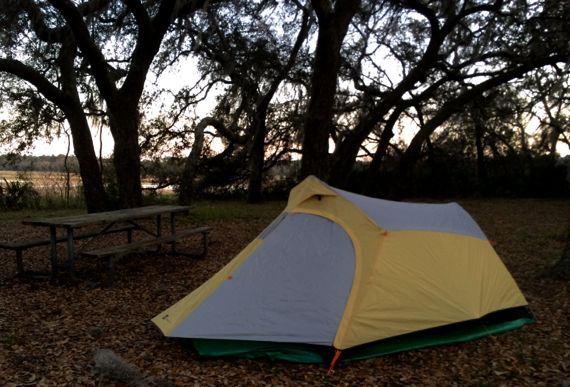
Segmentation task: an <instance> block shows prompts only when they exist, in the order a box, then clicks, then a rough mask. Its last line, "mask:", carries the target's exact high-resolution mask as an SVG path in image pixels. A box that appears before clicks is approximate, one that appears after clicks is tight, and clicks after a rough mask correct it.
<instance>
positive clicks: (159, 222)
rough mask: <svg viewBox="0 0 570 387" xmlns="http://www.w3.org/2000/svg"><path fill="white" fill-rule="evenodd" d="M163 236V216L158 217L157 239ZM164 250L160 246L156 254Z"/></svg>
mask: <svg viewBox="0 0 570 387" xmlns="http://www.w3.org/2000/svg"><path fill="white" fill-rule="evenodd" d="M161 236H162V215H161V214H158V215H156V238H157V239H160V237H161ZM161 249H162V245H158V247H157V248H156V252H159V251H160V250H161Z"/></svg>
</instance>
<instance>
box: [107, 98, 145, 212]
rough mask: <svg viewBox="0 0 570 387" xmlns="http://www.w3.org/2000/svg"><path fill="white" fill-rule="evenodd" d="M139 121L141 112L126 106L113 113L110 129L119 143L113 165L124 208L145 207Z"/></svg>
mask: <svg viewBox="0 0 570 387" xmlns="http://www.w3.org/2000/svg"><path fill="white" fill-rule="evenodd" d="M137 118H138V110H137V108H132V107H131V108H129V107H128V106H126V104H123V106H122V108H121V109H109V124H110V125H109V126H110V129H111V132H112V133H113V139H114V140H115V146H114V149H113V165H114V166H115V172H116V174H117V187H118V190H119V206H120V207H121V208H132V207H139V206H141V205H142V204H143V198H142V184H141V176H140V171H141V163H140V154H141V150H140V146H139V141H138V140H139V139H138V119H137Z"/></svg>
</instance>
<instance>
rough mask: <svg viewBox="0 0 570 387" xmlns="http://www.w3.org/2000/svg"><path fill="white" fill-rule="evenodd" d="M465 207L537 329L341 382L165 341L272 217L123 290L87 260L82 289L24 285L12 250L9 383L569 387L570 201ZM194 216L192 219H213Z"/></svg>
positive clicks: (371, 369) (373, 366)
mask: <svg viewBox="0 0 570 387" xmlns="http://www.w3.org/2000/svg"><path fill="white" fill-rule="evenodd" d="M461 204H462V205H463V206H464V207H465V208H466V209H467V211H469V212H470V213H471V214H472V215H473V216H474V217H475V218H476V220H477V221H478V223H479V224H480V225H481V227H482V228H483V230H484V231H485V233H486V234H487V236H488V237H489V239H491V240H493V241H494V243H495V248H496V250H497V252H498V253H499V255H500V256H501V258H502V259H503V261H504V263H505V264H506V266H507V267H508V268H509V270H510V271H511V273H512V275H513V276H514V278H515V280H516V281H517V283H518V284H519V286H520V288H521V290H522V291H523V293H524V294H525V296H526V298H527V300H528V301H529V304H530V307H531V309H532V311H533V312H534V314H535V315H536V318H537V323H536V324H533V325H529V326H525V327H523V328H522V329H520V330H516V331H512V332H508V333H504V334H500V335H496V336H491V337H487V338H483V339H479V340H476V341H472V342H468V343H463V344H457V345H450V346H443V347H434V348H426V349H420V350H415V351H410V352H405V353H400V354H395V355H390V356H385V357H380V358H375V359H369V360H365V361H356V362H351V363H346V364H340V365H339V366H337V369H336V372H335V373H334V374H333V375H327V368H326V366H325V365H319V364H314V365H304V364H291V363H286V362H272V361H269V360H245V359H214V360H212V359H200V358H199V357H198V356H197V355H196V354H195V353H194V352H193V351H192V350H191V348H189V347H188V346H187V345H185V344H184V343H182V342H180V341H177V340H173V339H167V338H165V337H164V336H162V334H161V333H160V332H159V331H158V329H156V327H155V326H154V325H153V324H152V323H151V322H150V319H151V318H152V317H154V316H155V315H156V314H158V313H159V312H161V311H162V310H164V309H165V308H167V307H168V306H170V305H171V304H172V303H174V302H175V301H177V300H179V299H180V298H182V297H183V296H185V295H186V294H188V293H189V292H190V291H191V290H192V289H194V288H196V287H197V286H199V285H200V284H201V283H203V282H204V281H205V280H207V279H208V278H209V277H210V276H211V275H213V274H214V273H215V272H217V271H218V270H219V269H220V268H221V267H223V266H224V265H225V264H226V263H227V262H228V261H229V260H230V259H231V258H232V257H233V256H234V255H235V254H236V253H238V252H239V251H240V250H241V249H242V248H243V247H245V245H247V243H248V242H249V241H251V240H252V239H253V238H254V237H255V236H256V235H257V234H258V233H259V232H260V231H261V230H262V229H263V228H264V227H265V226H266V225H267V224H268V222H269V219H271V217H273V215H275V214H276V212H275V213H270V214H265V215H266V216H265V217H262V218H256V217H247V216H246V217H235V218H231V217H227V216H226V217H224V216H220V217H219V218H218V219H217V220H208V221H207V222H206V223H207V224H208V225H210V226H212V227H213V232H212V235H211V244H210V247H209V253H208V256H207V257H206V258H205V259H201V260H196V259H189V258H187V257H180V256H159V257H156V256H151V255H140V256H133V257H129V258H128V259H125V260H123V261H121V262H120V263H119V265H118V267H117V276H116V282H115V286H114V287H113V288H100V287H96V286H93V285H94V283H93V280H96V279H97V278H98V276H101V274H102V272H103V270H102V268H101V267H99V266H98V265H96V264H94V263H93V262H83V261H81V262H79V264H78V265H79V269H80V272H81V273H82V274H83V275H84V276H85V277H86V278H89V279H90V280H85V281H81V282H79V283H71V282H70V281H67V282H66V281H62V282H61V283H59V284H55V285H53V284H50V283H49V282H47V281H42V280H37V279H25V278H17V277H14V274H15V263H14V253H13V252H8V251H2V250H0V385H2V386H11V385H13V386H16V385H18V386H19V385H40V386H42V385H44V386H52V385H53V386H55V385H57V386H61V385H73V386H76V385H105V386H107V385H128V384H130V385H157V386H170V385H176V386H223V385H229V386H254V385H291V386H293V385H294V386H301V385H334V386H354V385H362V386H373V385H388V384H395V385H568V384H569V383H570V333H569V332H570V317H569V315H570V314H569V311H570V283H569V282H564V281H556V280H552V279H550V278H548V277H546V276H544V275H543V273H544V271H545V269H546V268H548V267H549V266H551V265H552V264H553V263H554V262H555V261H556V259H557V258H558V257H559V255H560V252H561V250H562V248H563V245H564V241H565V235H566V232H567V228H568V219H569V216H568V214H569V213H570V208H569V205H568V202H566V201H561V200H530V199H528V200H526V199H525V200H467V201H462V202H461ZM235 205H236V206H245V205H241V204H235ZM252 211H255V209H253V210H252ZM245 212H247V209H246V211H245ZM192 219H193V218H192V217H191V218H190V220H188V222H190V223H192V222H194V223H196V224H195V225H204V223H205V221H203V220H200V221H199V223H197V222H198V221H197V219H196V218H194V220H193V221H192ZM42 231H43V230H35V229H30V228H28V227H25V226H21V225H20V224H19V223H18V222H16V221H9V222H0V235H2V237H1V239H7V240H10V239H20V238H32V237H34V236H42V234H41V232H42ZM109 238H117V239H120V238H121V236H116V235H115V236H110V237H109ZM114 242H115V241H114ZM103 243H105V242H103ZM187 244H188V245H187V247H188V248H193V247H197V246H198V245H199V243H198V241H197V240H190V241H188V242H187ZM47 254H48V249H47V248H38V249H33V250H30V251H27V252H25V253H24V255H25V259H26V261H25V262H26V265H27V267H28V268H33V269H38V270H39V269H43V270H45V269H47V268H48V266H47ZM105 351H106V352H105ZM109 353H110V354H111V355H112V356H116V357H117V358H118V359H119V360H118V361H122V362H123V363H124V364H125V367H126V368H128V367H130V368H128V369H127V370H124V369H123V371H124V372H123V375H121V374H117V373H113V372H112V371H109V369H108V368H107V369H104V368H102V367H104V364H105V362H104V360H105V358H104V355H105V354H109ZM100 359H103V360H100ZM107 360H109V358H107ZM98 362H99V363H98ZM115 365H116V364H115ZM129 372H131V373H129ZM119 373H120V372H119Z"/></svg>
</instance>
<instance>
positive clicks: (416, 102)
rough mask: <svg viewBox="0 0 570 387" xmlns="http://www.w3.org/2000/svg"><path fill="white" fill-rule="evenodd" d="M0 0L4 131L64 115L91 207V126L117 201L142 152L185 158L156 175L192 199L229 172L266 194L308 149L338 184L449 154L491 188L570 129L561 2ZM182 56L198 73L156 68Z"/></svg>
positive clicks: (41, 129)
mask: <svg viewBox="0 0 570 387" xmlns="http://www.w3.org/2000/svg"><path fill="white" fill-rule="evenodd" d="M0 6H1V7H2V9H3V10H4V11H3V12H2V14H1V15H0V32H1V33H0V45H1V46H2V48H3V50H2V51H3V54H2V56H1V57H0V87H1V89H2V97H1V98H2V103H3V104H4V106H9V107H10V109H11V110H10V113H11V117H10V119H8V120H5V121H3V123H2V127H1V128H0V133H1V134H0V139H2V141H4V142H12V143H16V142H18V143H19V144H22V146H25V145H26V144H29V143H30V142H32V141H33V140H34V139H35V138H37V137H38V136H42V135H43V136H49V135H52V134H54V133H58V131H59V132H61V131H63V130H68V128H69V131H70V133H71V135H72V137H73V144H74V149H75V153H76V156H77V159H78V162H79V165H80V171H81V176H82V179H83V184H84V189H85V195H86V199H87V202H88V203H89V207H90V210H96V209H101V208H104V207H106V206H108V203H109V198H108V197H107V196H108V195H107V193H106V192H105V188H104V186H103V182H102V181H103V180H102V173H103V171H101V167H100V164H99V160H98V158H97V153H96V151H95V147H94V145H93V140H92V128H93V127H94V126H99V125H100V126H102V127H105V128H109V130H110V131H111V133H112V135H113V139H114V153H113V159H114V173H115V174H116V176H117V184H118V187H119V203H120V205H121V206H134V205H139V204H140V203H141V202H142V196H141V184H140V168H141V161H140V160H141V157H143V156H144V157H148V158H157V157H162V156H163V155H165V152H166V155H167V156H169V157H173V158H174V159H177V160H178V166H179V167H178V169H176V170H169V171H170V172H169V173H168V174H162V176H163V179H164V181H163V183H165V184H174V185H175V186H176V187H177V188H178V190H179V194H180V200H181V201H182V202H188V201H189V200H191V198H192V197H193V196H194V195H195V194H196V193H197V192H199V191H203V190H207V189H209V187H210V188H211V187H230V186H232V187H235V186H236V185H241V186H243V187H244V188H245V189H246V191H247V192H248V199H249V200H250V201H259V200H261V198H262V193H263V187H264V181H268V179H266V177H267V176H268V172H269V170H270V168H272V167H275V166H277V165H279V163H283V162H285V161H287V160H292V159H293V160H294V159H299V157H300V158H301V160H300V168H298V169H297V170H295V171H294V172H292V173H293V174H294V175H295V176H297V177H302V176H305V175H308V174H316V175H318V176H320V177H321V178H324V179H326V180H327V181H329V182H331V183H333V184H335V185H337V186H341V187H343V186H346V185H347V184H350V182H351V181H354V178H353V176H354V174H355V173H357V172H358V171H364V175H358V176H365V178H364V179H362V181H360V184H359V185H360V186H361V189H363V190H368V191H369V192H374V190H375V187H374V185H375V182H376V181H378V176H380V174H382V173H387V172H389V173H391V174H392V176H395V177H394V178H395V179H399V180H400V181H404V180H406V179H408V178H409V176H410V173H413V171H414V168H416V167H415V165H417V162H418V160H422V159H424V158H427V159H428V160H431V161H432V165H436V164H434V163H433V161H434V160H435V159H434V157H438V156H437V155H441V154H443V153H447V154H450V153H455V154H461V155H466V156H468V157H470V158H472V159H473V160H476V162H475V165H476V169H477V179H478V182H479V183H478V184H479V185H480V186H484V185H485V184H486V183H485V182H486V181H488V179H489V173H490V172H489V168H490V167H491V166H492V165H493V163H492V162H491V161H493V160H498V159H500V158H504V157H512V155H513V154H516V155H527V156H528V157H535V156H536V157H541V156H546V157H551V158H554V159H555V158H556V152H557V147H558V146H559V145H560V144H564V143H565V144H568V114H569V113H568V94H567V89H568V87H567V86H568V70H569V67H568V62H569V61H568V59H569V43H568V42H569V41H570V39H569V36H568V29H567V28H566V26H567V25H569V18H570V13H569V10H570V6H569V4H568V2H567V1H564V2H555V1H551V0H529V1H526V0H510V1H505V0H464V1H443V0H442V1H435V2H434V1H424V0H382V1H370V0H361V1H354V0H335V1H332V0H310V1H299V0H287V1H276V0H257V1H241V0H233V1H204V0H202V1H198V0H195V1H190V0H188V1H181V0H178V1H174V0H170V1H169V0H162V1H148V2H141V1H138V0H125V1H123V2H112V1H105V0H89V1H82V2H79V1H75V2H74V1H70V0H49V1H40V0H36V1H34V0H26V1H14V0H0ZM175 66H179V67H181V68H182V70H181V71H180V77H184V78H185V79H181V83H186V84H187V85H188V86H185V87H181V88H180V89H179V90H177V91H176V92H174V93H172V92H170V91H169V90H163V89H161V88H160V87H159V86H157V85H156V84H152V82H149V76H150V75H151V74H152V76H153V79H160V75H161V74H163V73H164V72H166V71H169V69H172V68H173V67H175ZM184 66H186V67H184ZM188 67H191V68H188ZM169 93H170V95H169ZM206 101H207V103H208V104H209V109H208V110H207V111H205V112H204V110H203V109H200V110H198V109H197V107H198V106H203V105H204V103H205V102H206ZM161 102H162V103H161ZM151 106H154V108H150V107H151ZM156 106H159V107H160V109H159V111H158V112H156ZM214 144H217V145H215V146H214ZM527 156H525V157H527ZM490 162H491V163H490ZM292 165H297V163H292Z"/></svg>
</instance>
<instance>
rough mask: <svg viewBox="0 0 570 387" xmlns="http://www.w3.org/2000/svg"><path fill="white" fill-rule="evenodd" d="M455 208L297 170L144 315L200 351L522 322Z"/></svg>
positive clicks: (303, 358) (363, 345)
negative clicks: (275, 210) (233, 236)
mask: <svg viewBox="0 0 570 387" xmlns="http://www.w3.org/2000/svg"><path fill="white" fill-rule="evenodd" d="M526 306H527V302H526V300H525V298H524V296H523V295H522V293H521V291H520V290H519V288H518V287H517V285H516V283H515V281H514V280H513V278H512V277H511V275H510V274H509V272H508V270H507V269H506V267H505V266H504V265H503V263H502V262H501V259H500V258H499V257H498V255H497V254H496V253H495V251H494V249H493V247H492V246H491V244H490V243H489V241H488V240H487V238H486V237H485V235H484V234H483V231H481V229H480V228H479V226H478V225H477V224H476V223H475V221H474V220H473V219H472V218H471V216H469V214H468V213H467V212H466V211H465V210H464V209H463V208H462V207H460V206H459V205H458V204H456V203H448V204H419V203H404V202H393V201H387V200H381V199H375V198H370V197H366V196H362V195H358V194H354V193H351V192H347V191H343V190H340V189H337V188H333V187H331V186H328V185H326V184H325V183H323V182H322V181H320V180H319V179H317V178H315V177H308V178H307V179H305V180H304V181H303V182H301V183H300V184H299V185H297V186H296V187H295V188H293V190H292V191H291V193H290V196H289V201H288V204H287V207H286V209H285V210H284V211H283V213H282V214H281V215H279V216H278V217H277V218H276V219H275V220H274V221H273V222H272V223H271V224H270V225H269V226H268V227H267V228H266V229H265V230H264V231H263V232H262V233H261V234H260V235H259V236H258V237H257V238H256V239H255V240H253V241H252V242H251V243H250V244H249V245H248V246H247V247H246V248H245V249H244V250H243V251H242V252H241V253H239V254H238V255H237V256H236V257H235V258H234V259H233V260H232V261H230V262H229V263H228V264H227V265H226V266H225V267H224V268H222V269H221V270H220V271H219V272H218V273H217V274H215V275H214V276H213V277H212V278H210V279H209V280H208V281H206V282H205V283H204V284H203V285H201V286H200V287H198V288H197V289H195V290H194V291H193V292H192V293H190V294H189V295H188V296H186V297H184V298H183V299H181V300H180V301H178V302H177V303H176V304H174V305H172V306H171V307H170V308H168V309H167V310H165V311H164V312H162V313H160V314H159V315H158V316H156V317H155V318H154V319H153V320H152V321H153V322H154V323H155V324H156V325H157V326H158V328H159V329H160V330H161V331H162V332H163V333H164V334H165V335H166V336H169V337H177V338H190V339H192V343H193V345H194V347H195V348H196V350H197V351H198V353H199V354H201V355H203V356H240V357H247V358H255V357H269V358H274V359H284V360H289V361H295V362H307V363H309V362H329V361H330V362H331V367H332V366H333V365H334V363H335V362H336V360H337V359H338V358H339V356H340V358H341V360H343V361H344V360H352V359H363V358H368V357H373V356H379V355H385V354H389V353H394V352H399V351H404V350H409V349H414V348H420V347H427V346H433V345H439V344H450V343H456V342H462V341H467V340H471V339H475V338H479V337H482V336H487V335H490V334H495V333H499V332H504V331H508V330H512V329H516V328H519V327H521V326H523V325H525V324H528V323H531V322H533V318H532V315H531V314H530V312H529V311H528V309H527V307H526Z"/></svg>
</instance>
